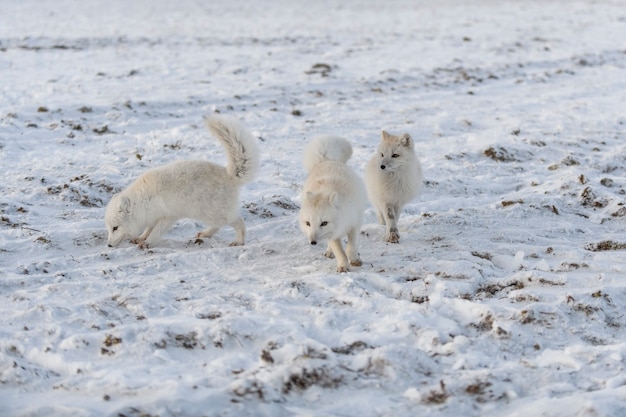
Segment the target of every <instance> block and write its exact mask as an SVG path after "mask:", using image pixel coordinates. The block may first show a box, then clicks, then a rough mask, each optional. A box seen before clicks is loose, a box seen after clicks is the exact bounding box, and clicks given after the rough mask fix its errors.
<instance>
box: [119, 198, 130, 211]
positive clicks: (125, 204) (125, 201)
mask: <svg viewBox="0 0 626 417" xmlns="http://www.w3.org/2000/svg"><path fill="white" fill-rule="evenodd" d="M119 211H120V213H129V212H130V198H128V197H121V199H120V206H119Z"/></svg>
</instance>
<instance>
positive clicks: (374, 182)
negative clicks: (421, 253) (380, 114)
mask: <svg viewBox="0 0 626 417" xmlns="http://www.w3.org/2000/svg"><path fill="white" fill-rule="evenodd" d="M365 184H366V186H367V194H368V196H369V199H370V201H371V203H372V204H373V205H374V208H375V209H376V215H377V217H378V222H379V223H380V224H383V225H385V226H386V229H387V230H386V232H385V241H386V242H390V243H398V242H399V241H400V234H399V233H398V218H399V217H400V212H401V211H402V207H404V205H405V204H406V203H408V202H409V201H411V200H412V199H413V198H415V197H416V196H417V195H418V194H419V193H420V191H421V190H422V167H421V165H420V163H419V160H418V159H417V157H416V156H415V151H414V144H413V139H412V138H411V136H410V135H409V134H408V133H405V134H403V135H400V136H393V135H390V134H389V133H387V132H385V131H384V130H383V131H382V138H381V141H380V144H379V145H378V152H377V153H375V154H374V155H373V156H372V158H371V159H370V160H369V162H368V163H367V165H366V167H365Z"/></svg>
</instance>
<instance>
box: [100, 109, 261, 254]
mask: <svg viewBox="0 0 626 417" xmlns="http://www.w3.org/2000/svg"><path fill="white" fill-rule="evenodd" d="M204 121H205V123H206V125H207V127H208V128H209V130H210V131H211V133H212V134H213V135H214V136H215V137H216V138H217V139H218V140H219V141H220V143H221V144H222V146H223V147H224V149H225V150H226V155H227V160H228V162H227V164H226V167H223V166H220V165H217V164H214V163H212V162H208V161H179V162H173V163H171V164H168V165H165V166H162V167H159V168H155V169H152V170H150V171H148V172H146V173H144V174H143V175H141V176H140V177H139V178H137V179H136V180H135V181H134V182H133V183H132V184H131V185H130V186H128V188H126V189H125V190H124V191H122V192H120V193H118V194H115V195H114V196H113V198H112V199H111V201H110V202H109V205H108V206H107V208H106V213H105V222H106V227H107V231H108V233H109V238H108V244H109V246H117V245H118V244H119V243H120V242H121V241H122V240H123V239H131V242H133V243H136V244H138V245H139V246H140V247H142V248H143V247H149V246H152V245H154V244H155V243H156V242H158V241H159V238H160V237H161V235H162V234H163V233H165V232H166V231H167V230H169V228H170V227H172V225H173V224H174V223H175V222H176V221H177V220H180V219H182V218H191V219H195V220H199V221H202V222H204V223H205V225H206V226H207V228H206V229H204V230H203V231H201V232H199V233H198V234H197V237H198V238H201V237H211V236H212V235H213V234H214V233H215V232H217V230H218V229H219V228H220V227H222V226H225V225H230V226H232V227H233V228H234V229H235V231H236V235H237V236H236V238H235V240H234V241H233V242H232V243H231V246H235V245H243V244H244V241H245V233H246V226H245V224H244V222H243V220H242V218H241V217H240V216H239V213H238V205H239V188H240V187H241V186H242V185H244V184H246V183H248V182H250V181H252V179H253V178H254V175H255V174H256V171H257V169H258V166H259V149H258V147H257V144H256V142H255V140H254V138H253V137H252V136H251V135H250V133H249V132H248V131H247V130H246V129H244V128H243V127H242V126H241V125H240V124H239V123H238V122H237V121H236V120H235V119H231V118H227V117H224V116H209V117H206V118H205V119H204Z"/></svg>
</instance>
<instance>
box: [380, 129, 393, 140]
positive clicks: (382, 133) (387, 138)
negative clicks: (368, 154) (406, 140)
mask: <svg viewBox="0 0 626 417" xmlns="http://www.w3.org/2000/svg"><path fill="white" fill-rule="evenodd" d="M380 136H381V137H382V138H383V140H390V139H391V138H393V136H391V135H390V134H389V133H387V132H385V131H384V130H383V131H381V132H380Z"/></svg>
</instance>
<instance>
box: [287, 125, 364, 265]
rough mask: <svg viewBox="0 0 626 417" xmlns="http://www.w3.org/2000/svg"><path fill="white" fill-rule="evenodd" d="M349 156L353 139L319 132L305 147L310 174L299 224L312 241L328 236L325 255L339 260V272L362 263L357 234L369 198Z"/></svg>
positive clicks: (316, 242)
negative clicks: (349, 140)
mask: <svg viewBox="0 0 626 417" xmlns="http://www.w3.org/2000/svg"><path fill="white" fill-rule="evenodd" d="M350 156H352V145H350V142H348V141H347V140H346V139H344V138H340V137H336V136H318V137H316V138H314V139H313V140H312V141H311V142H310V143H309V144H308V145H307V146H306V148H305V151H304V167H305V169H306V171H307V172H308V177H307V179H306V180H305V182H304V185H303V187H302V205H301V208H300V213H299V216H298V220H299V223H300V228H301V230H302V232H303V233H304V234H305V235H306V237H307V238H308V239H309V243H310V244H311V245H317V244H318V243H319V242H321V241H322V240H328V246H327V248H326V252H325V253H324V255H326V256H327V257H329V258H332V257H334V258H335V259H336V260H337V272H347V271H348V270H349V267H350V265H351V266H361V264H362V262H361V259H360V257H359V253H358V236H359V233H360V231H361V223H362V219H363V211H364V210H365V206H366V204H367V199H366V194H365V186H364V185H363V182H362V181H361V179H360V178H359V177H358V175H357V174H356V173H355V172H354V171H353V170H352V169H351V168H350V167H349V166H348V165H347V164H346V162H347V161H348V159H349V158H350ZM344 236H347V238H348V242H347V245H346V251H345V252H344V249H343V244H342V242H341V240H342V239H343V237H344Z"/></svg>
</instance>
